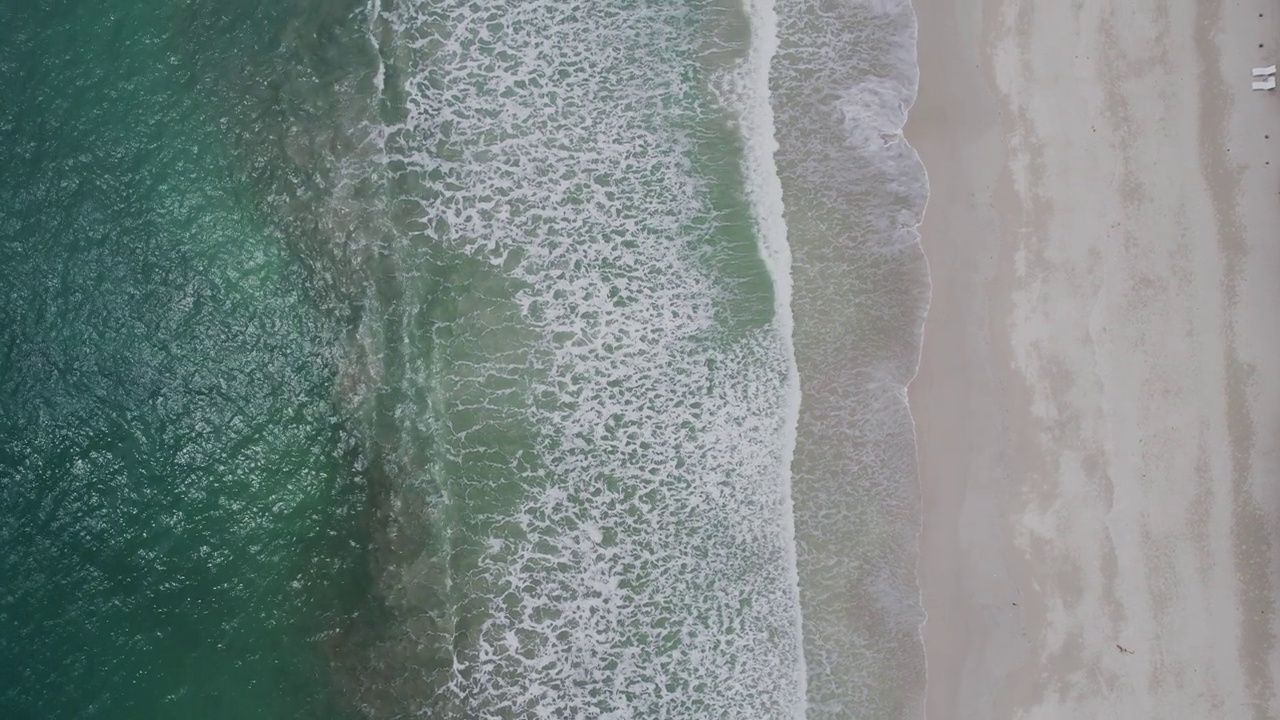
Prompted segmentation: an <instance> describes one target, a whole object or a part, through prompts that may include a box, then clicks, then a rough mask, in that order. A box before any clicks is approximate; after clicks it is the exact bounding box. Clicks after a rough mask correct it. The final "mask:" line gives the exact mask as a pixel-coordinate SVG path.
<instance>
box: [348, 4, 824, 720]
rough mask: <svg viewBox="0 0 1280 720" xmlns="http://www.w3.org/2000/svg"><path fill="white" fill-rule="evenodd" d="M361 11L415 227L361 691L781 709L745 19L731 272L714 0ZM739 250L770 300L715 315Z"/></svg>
mask: <svg viewBox="0 0 1280 720" xmlns="http://www.w3.org/2000/svg"><path fill="white" fill-rule="evenodd" d="M755 7H756V8H767V5H766V4H764V3H759V4H757V5H755ZM383 17H385V18H387V20H388V22H389V23H390V26H391V27H392V28H393V32H394V35H395V37H396V43H395V44H396V46H397V48H398V52H397V53H392V54H395V55H396V60H395V62H396V63H399V65H397V66H394V68H393V69H394V72H392V71H391V70H389V71H388V72H387V77H388V78H393V77H399V78H403V86H401V87H393V86H392V85H391V83H390V82H389V83H388V86H387V87H386V94H387V96H388V97H392V96H402V97H403V98H404V102H405V108H404V113H403V120H402V121H400V122H396V123H391V124H389V125H388V126H387V128H386V130H385V132H384V133H382V136H383V137H384V138H385V141H384V142H383V147H384V150H383V153H384V154H383V156H382V157H383V159H384V162H385V164H386V166H387V167H388V168H391V169H392V171H393V172H394V173H396V174H397V178H398V180H399V181H400V182H402V183H403V186H404V187H405V188H409V189H411V192H405V193H404V194H403V195H401V196H400V197H399V199H398V200H397V205H398V206H399V207H401V208H407V209H408V211H407V212H408V214H409V216H411V217H412V218H413V221H412V223H411V224H412V227H414V228H416V232H415V233H412V234H411V236H409V237H406V238H404V239H403V241H402V243H401V244H400V245H398V246H396V247H394V248H390V249H388V250H386V252H388V253H389V254H391V255H392V257H390V258H389V259H388V264H389V266H390V267H393V268H394V269H395V273H396V278H397V281H396V283H395V292H396V293H397V295H396V302H395V303H394V304H388V307H392V308H394V312H392V318H391V320H390V321H393V322H394V323H395V325H396V326H397V327H398V328H401V329H406V328H408V329H416V330H415V331H412V332H408V331H407V332H406V333H405V336H406V337H407V338H408V342H407V345H406V346H404V347H394V348H387V347H384V348H383V350H382V352H383V353H384V354H386V355H397V356H398V360H397V361H396V363H397V364H398V366H399V367H400V368H401V372H402V375H401V376H400V377H399V379H398V383H399V386H398V387H399V389H398V390H396V391H395V392H393V393H391V395H394V396H395V397H390V396H387V397H388V400H389V401H392V402H394V405H395V407H394V411H393V412H391V413H389V416H390V417H391V418H393V419H394V420H393V422H391V423H390V425H389V427H388V429H386V430H385V431H384V434H385V435H387V440H385V441H384V445H385V447H387V448H388V449H387V451H386V454H387V456H388V459H387V460H386V463H387V464H388V466H389V467H391V468H393V470H394V472H392V476H393V480H392V482H393V484H394V490H393V492H392V498H391V501H390V509H389V510H388V514H389V516H390V517H391V522H390V529H389V531H388V535H389V538H388V542H387V546H388V548H389V550H388V552H389V559H388V561H387V563H386V566H385V567H386V572H385V573H384V575H383V579H382V584H383V586H384V587H385V588H386V591H385V592H386V594H387V597H388V604H389V607H390V609H391V611H392V613H393V614H394V615H395V616H396V620H397V624H398V625H399V627H400V628H401V630H400V632H399V633H393V635H395V637H392V638H389V639H386V640H385V641H384V642H382V643H381V644H380V645H379V646H378V647H377V648H376V649H375V654H376V655H377V656H378V659H377V660H376V662H375V664H376V665H377V667H378V668H380V672H381V673H382V674H379V675H375V678H376V683H375V684H378V685H379V688H372V689H370V690H369V691H368V692H367V693H366V694H365V696H364V697H365V698H366V701H367V702H369V703H370V706H371V707H375V708H395V709H396V710H398V711H406V710H407V711H420V710H426V711H434V712H439V713H447V712H456V713H459V714H460V715H462V716H471V717H475V716H483V717H546V718H565V717H617V718H623V717H654V716H661V717H699V718H701V717H794V716H798V715H801V714H802V713H803V692H804V691H803V671H802V661H801V654H800V642H799V621H798V612H799V608H798V596H797V590H796V576H795V558H794V555H795V550H794V545H793V540H792V536H793V531H792V527H791V520H790V513H789V507H790V506H789V498H788V484H789V481H788V474H787V470H786V468H787V465H788V463H789V459H790V452H791V447H790V445H791V442H792V433H793V421H794V416H795V403H796V401H797V396H796V376H795V368H794V363H793V360H792V357H791V352H790V344H789V343H790V339H789V333H790V330H789V312H788V311H787V298H788V296H789V288H788V285H787V283H786V275H787V274H786V265H787V262H788V259H787V253H786V247H785V228H783V227H782V226H781V205H780V200H779V199H778V196H779V192H778V187H777V179H776V176H774V175H772V174H771V171H770V170H769V169H768V168H770V167H771V165H772V162H771V139H770V138H769V135H770V124H769V118H768V107H767V103H764V98H763V97H762V96H761V94H760V93H761V92H763V91H767V88H765V87H764V85H763V77H764V68H766V67H767V62H768V53H767V45H761V44H760V43H767V41H768V39H769V36H768V34H767V32H763V31H758V32H756V33H755V34H754V35H752V38H753V44H752V45H751V50H750V52H749V53H748V54H747V57H746V59H745V60H743V63H744V65H743V66H742V67H741V68H740V69H739V70H738V73H739V75H738V77H739V78H740V79H741V80H742V82H743V83H744V84H743V85H741V89H742V90H743V94H742V95H741V96H740V97H739V98H738V99H739V100H743V101H747V102H749V104H751V108H752V109H751V110H750V111H749V112H741V113H739V115H738V117H739V118H740V119H741V121H742V123H743V127H744V128H745V134H746V135H747V137H748V138H749V140H750V142H749V143H748V146H747V147H748V150H747V151H746V152H747V161H746V167H747V172H746V176H747V180H748V181H749V182H750V188H749V189H748V190H746V191H745V193H744V191H742V190H741V189H739V190H738V191H737V192H738V193H739V194H740V195H742V196H743V198H744V202H747V201H750V203H751V204H752V206H753V207H754V208H755V209H754V212H753V214H752V217H753V220H754V221H753V222H752V223H751V224H752V225H753V226H754V227H755V228H756V230H755V232H754V233H753V234H756V235H758V236H759V237H760V238H761V242H760V246H759V250H758V251H756V250H755V244H754V243H752V244H751V245H750V247H751V249H752V250H753V253H754V252H760V253H761V254H762V255H763V257H764V260H765V263H760V261H759V260H755V261H753V262H754V263H755V265H754V266H755V270H753V271H750V272H746V271H743V272H746V274H745V275H741V274H740V275H739V276H731V274H726V271H724V269H723V268H724V267H726V266H727V265H726V264H727V263H728V262H729V261H728V260H727V259H726V258H727V257H728V256H729V255H730V251H731V247H732V246H733V242H734V241H733V235H734V233H735V232H741V229H740V228H738V227H737V226H736V225H735V224H734V221H733V220H732V219H731V217H730V216H731V215H732V213H733V212H734V211H733V209H732V203H729V204H728V205H726V204H725V203H723V202H721V203H720V204H719V205H717V201H716V200H715V199H714V197H715V196H716V193H717V192H720V190H718V189H717V188H718V187H719V188H722V187H723V183H725V182H736V180H731V181H726V180H724V179H717V178H716V177H713V175H712V174H711V173H709V172H708V171H707V170H706V168H704V167H703V166H702V165H701V164H700V163H702V161H703V160H704V159H705V154H706V153H707V152H708V150H707V148H708V147H709V146H710V145H711V144H712V142H713V138H711V137H710V135H712V134H714V133H715V132H716V128H717V127H721V126H722V121H723V119H722V118H721V113H722V112H723V110H724V109H723V108H717V107H716V105H715V104H714V103H713V102H712V100H711V97H710V82H711V80H710V78H711V76H712V75H713V73H714V69H713V68H708V67H707V66H706V65H705V63H704V61H703V60H701V59H700V56H699V47H700V43H701V41H702V37H704V34H705V33H707V32H709V30H712V29H709V27H708V26H709V25H710V24H713V23H718V22H742V18H735V17H732V16H729V15H725V14H717V13H714V12H711V11H710V10H709V9H706V8H703V9H692V10H691V9H687V8H683V7H653V6H643V5H641V6H636V5H632V4H630V3H602V2H598V1H596V2H586V1H576V0H568V1H565V0H558V1H556V2H550V1H548V2H521V3H511V4H504V3H476V2H457V1H455V2H442V3H432V4H431V5H430V6H426V5H421V6H413V7H408V6H396V7H394V8H388V9H385V10H384V11H383ZM737 54H738V55H742V50H741V49H739V51H738V52H737ZM389 62H390V61H389ZM748 81H750V84H749V85H748V84H745V83H747V82H748ZM761 105H763V108H764V110H763V114H761V113H762V111H761V109H760V107H761ZM717 183H720V184H721V185H717ZM735 262H737V263H738V264H740V265H741V264H742V263H743V260H742V259H741V258H738V259H736V260H735ZM418 263H421V264H423V265H424V266H429V267H431V268H433V271H432V272H433V273H434V274H432V277H442V279H441V280H439V282H438V283H437V282H436V281H434V280H433V281H431V282H426V281H425V280H424V279H423V278H422V277H419V276H418V275H417V273H416V271H415V270H414V268H415V267H418V265H417V264H418ZM766 268H767V270H768V271H766ZM436 270H441V271H442V272H443V274H442V275H440V274H439V273H436ZM751 272H754V273H755V275H758V276H760V277H761V279H762V280H763V281H764V282H765V283H766V286H767V287H768V289H766V290H764V291H763V292H765V293H766V294H769V295H771V296H772V297H773V300H774V313H773V316H772V317H770V318H767V319H764V320H759V319H754V316H753V315H751V314H750V313H744V312H742V311H741V309H740V306H743V305H744V304H746V305H749V304H750V303H751V302H752V301H751V299H750V297H747V296H744V292H747V291H744V289H743V288H745V287H750V286H751V282H752V281H751ZM771 280H772V283H770V281H771ZM751 292H758V291H751ZM744 298H745V299H744ZM388 321H389V320H388V319H387V318H384V319H383V320H382V321H381V322H384V323H385V322H388ZM385 365H387V362H386V361H385V360H384V361H381V362H380V366H385ZM394 374H395V373H393V372H391V371H389V370H387V371H384V372H383V374H382V376H384V377H386V376H388V375H394ZM393 384H394V383H393ZM371 436H377V432H373V433H371Z"/></svg>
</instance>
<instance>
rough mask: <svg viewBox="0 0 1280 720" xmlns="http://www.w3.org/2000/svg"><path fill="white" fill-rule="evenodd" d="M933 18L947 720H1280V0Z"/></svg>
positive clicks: (935, 715) (926, 46)
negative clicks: (1271, 83)
mask: <svg viewBox="0 0 1280 720" xmlns="http://www.w3.org/2000/svg"><path fill="white" fill-rule="evenodd" d="M916 9H917V12H918V13H919V16H920V41H919V51H920V63H921V83H920V91H921V92H920V98H919V100H918V102H917V104H916V106H915V107H914V108H913V110H912V114H911V121H910V122H909V124H908V126H907V138H908V139H909V140H910V141H911V142H912V144H913V145H914V146H915V147H916V148H917V150H919V152H920V154H921V157H922V158H923V160H924V163H925V166H926V168H927V170H928V173H929V178H930V185H931V196H930V201H929V207H928V210H927V212H926V215H925V220H924V224H923V226H922V228H921V234H922V237H923V244H924V249H925V252H926V254H927V256H928V259H929V264H930V268H931V273H932V280H933V302H932V306H931V309H930V314H929V317H928V320H927V323H926V326H925V339H924V349H923V358H922V362H921V367H920V372H919V375H918V376H917V378H916V380H915V381H914V383H913V384H912V386H911V388H910V398H911V408H912V412H913V415H914V417H915V421H916V426H917V439H918V444H919V452H920V469H921V487H922V494H923V498H924V530H923V533H922V535H921V561H920V566H919V579H920V584H921V589H922V593H923V597H924V603H925V609H926V611H927V613H928V620H927V622H926V624H925V626H924V640H925V651H926V657H927V662H928V689H927V693H928V699H927V715H928V717H929V718H930V719H931V720H952V719H957V720H968V719H970V718H972V719H980V720H991V719H996V720H998V719H1000V718H1063V719H1070V720H1076V719H1083V718H1125V719H1126V720H1131V719H1136V718H1144V719H1145V718H1197V719H1201V718H1258V719H1263V718H1278V717H1280V702H1277V698H1276V691H1277V688H1278V687H1280V654H1278V647H1277V642H1276V623H1275V621H1274V618H1273V615H1274V613H1275V612H1277V611H1280V606H1278V605H1277V602H1276V598H1277V588H1278V587H1280V584H1278V582H1280V581H1278V580H1277V577H1278V571H1280V562H1278V552H1277V551H1280V544H1278V543H1277V533H1276V531H1277V517H1278V512H1280V492H1278V491H1277V484H1278V483H1280V472H1278V470H1280V454H1278V452H1277V451H1278V450H1280V97H1278V96H1277V95H1276V93H1274V92H1252V91H1251V90H1250V86H1249V83H1250V80H1251V78H1250V68H1251V67H1253V66H1255V65H1269V64H1271V63H1273V62H1276V60H1277V54H1276V48H1277V47H1280V5H1277V4H1276V3H1275V2H1271V1H1260V0H1247V1H1244V2H1222V1H1221V0H1195V1H1194V2H1192V1H1189V0H1188V1H1177V0H1166V1H1164V2H1156V1H1153V0H1132V1H1127V2H1123V3H1122V2H1115V1H1105V2H1104V1H1100V0H1083V1H1079V2H1050V1H1048V0H977V1H975V2H965V1H963V0H916ZM1260 14H1261V15H1262V17H1259V15H1260ZM1260 44H1261V45H1262V47H1259V45H1260ZM1268 136H1270V137H1268Z"/></svg>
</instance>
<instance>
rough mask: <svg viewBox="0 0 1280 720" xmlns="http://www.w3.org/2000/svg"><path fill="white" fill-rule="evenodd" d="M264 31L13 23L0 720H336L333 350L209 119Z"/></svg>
mask: <svg viewBox="0 0 1280 720" xmlns="http://www.w3.org/2000/svg"><path fill="white" fill-rule="evenodd" d="M257 5H258V4H257V3H240V4H239V5H237V4H236V3H234V2H230V3H228V2H223V3H211V2H206V3H188V4H183V3H174V2H162V1H158V0H157V1H147V0H118V1H115V2H93V3H86V2H33V1H30V0H21V1H18V0H3V2H0V98H3V102H2V103H0V167H2V168H4V169H3V172H0V678H2V679H0V717H4V718H19V719H26V718H32V719H35V718H63V717H92V718H233V717H234V718H292V717H298V718H304V717H305V718H323V717H339V716H340V715H339V714H338V712H337V710H336V708H337V707H338V704H337V703H336V702H335V700H334V698H333V697H332V696H331V695H332V693H331V690H330V687H331V686H332V685H333V682H332V678H331V674H330V673H329V670H328V660H327V658H326V656H325V649H326V644H325V642H324V641H323V637H322V634H323V633H325V632H326V631H330V630H332V629H334V628H336V627H338V626H339V625H340V624H341V623H340V619H341V618H342V617H343V616H344V615H345V614H346V613H348V612H350V610H351V609H352V607H353V603H355V602H357V601H358V600H359V598H360V595H361V590H360V588H361V585H362V579H363V577H364V575H365V573H364V570H363V568H362V562H363V560H362V558H363V552H362V548H363V543H364V542H365V540H364V538H363V533H364V530H363V529H362V528H363V527H364V525H363V524H362V522H361V517H360V513H361V512H362V507H363V505H364V495H365V489H364V487H363V486H362V485H361V484H360V483H358V482H356V480H355V478H354V475H353V473H351V472H350V471H349V470H348V468H349V466H350V464H351V463H350V462H349V460H348V459H347V458H346V457H345V454H344V452H343V451H342V450H341V448H342V447H344V446H345V445H344V443H343V442H342V441H341V428H340V426H339V423H338V421H337V418H336V415H335V412H334V409H333V399H332V394H333V374H334V371H333V362H332V359H331V357H330V355H331V350H330V348H332V347H333V344H334V343H333V334H334V331H333V328H332V327H331V324H332V323H331V320H329V319H328V317H329V316H328V315H322V314H321V313H319V312H317V311H316V310H315V308H314V307H313V303H312V301H311V299H310V298H308V297H304V296H303V295H302V294H301V292H300V288H303V287H305V284H304V283H303V282H302V279H303V269H302V268H301V267H300V265H299V263H298V262H297V260H296V258H295V257H294V254H293V253H292V252H291V251H290V250H289V249H288V244H287V243H285V242H284V241H283V238H282V236H281V235H280V234H279V233H278V232H277V231H276V230H275V227H276V226H277V223H274V222H272V221H271V219H270V218H269V217H267V216H266V215H265V214H264V213H263V212H262V203H261V201H260V199H259V198H260V195H261V186H260V185H257V184H255V183H254V181H253V175H252V173H251V172H246V168H245V163H244V161H243V159H241V160H240V161H237V160H236V159H235V158H234V157H233V148H234V143H233V140H234V138H233V137H232V133H231V132H229V131H228V129H227V127H226V124H225V123H224V122H220V121H219V120H218V118H220V117H223V116H224V115H225V113H224V112H223V107H224V106H226V105H234V104H235V103H237V102H242V100H241V99H240V98H235V97H227V98H219V97H216V96H211V95H210V89H211V88H216V87H218V84H217V83H216V82H212V81H210V78H212V77H217V76H218V75H219V73H222V74H223V75H225V76H226V77H235V76H236V73H239V72H242V71H243V67H244V63H245V62H246V59H247V58H250V57H252V54H253V53H254V52H255V51H257V52H260V53H269V52H270V50H271V46H270V42H269V39H270V37H271V36H272V33H273V32H274V31H275V30H276V29H277V27H276V26H273V23H278V19H277V18H275V17H273V16H272V15H271V14H270V13H267V12H263V11H262V9H261V8H260V7H256V6H257ZM281 5H284V4H281ZM284 10H287V8H284ZM211 17H212V18H223V19H224V20H225V19H227V18H230V21H229V22H228V24H224V25H222V26H216V25H217V24H216V23H212V22H204V21H203V20H202V19H205V18H211ZM228 27H232V28H238V29H239V31H240V32H242V33H243V37H237V36H234V35H230V36H229V35H227V34H225V32H223V34H218V35H214V34H206V35H205V36H200V35H199V34H198V32H199V31H200V30H201V29H202V28H203V29H206V30H209V31H210V32H212V31H213V30H220V31H225V30H227V28H228ZM205 47H208V48H213V47H218V48H220V54H210V53H204V52H203V50H204V49H205Z"/></svg>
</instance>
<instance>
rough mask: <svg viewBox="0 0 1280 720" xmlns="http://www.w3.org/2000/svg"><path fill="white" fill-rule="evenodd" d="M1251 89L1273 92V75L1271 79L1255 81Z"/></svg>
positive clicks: (1274, 86) (1274, 79) (1274, 87)
mask: <svg viewBox="0 0 1280 720" xmlns="http://www.w3.org/2000/svg"><path fill="white" fill-rule="evenodd" d="M1253 89H1254V90H1275V89H1276V77H1275V76H1274V75H1272V76H1271V77H1269V78H1267V79H1266V80H1255V81H1253Z"/></svg>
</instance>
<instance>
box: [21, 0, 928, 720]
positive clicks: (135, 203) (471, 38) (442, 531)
mask: <svg viewBox="0 0 1280 720" xmlns="http://www.w3.org/2000/svg"><path fill="white" fill-rule="evenodd" d="M0 21H3V22H0V34H2V35H3V37H0V87H3V91H4V94H3V97H4V98H5V100H6V101H5V103H4V104H3V106H0V141H2V142H0V162H2V163H3V167H5V168H7V170H6V172H5V173H4V174H3V175H2V176H0V248H2V249H3V254H2V255H0V258H2V259H0V518H3V519H0V677H5V678H8V680H7V681H6V682H5V683H3V684H0V717H15V718H46V717H85V718H137V717H148V718H152V717H154V718H203V717H209V718H215V717H216V718H225V717H244V718H258V717H260V718H292V717H299V718H302V717H306V718H358V717H369V718H400V717H424V718H455V717H456V718H649V717H671V718H709V717H724V718H797V717H806V716H811V717H890V716H897V715H900V716H903V717H906V716H908V714H909V711H908V710H907V709H908V708H910V707H911V706H912V703H914V702H916V699H917V698H918V693H919V687H918V686H919V683H918V682H917V680H919V679H922V673H923V664H922V659H921V658H920V657H919V655H920V652H919V635H918V624H919V621H920V619H921V614H920V610H919V600H918V597H916V596H914V595H913V592H914V580H913V567H914V555H913V552H914V551H913V550H912V547H911V546H912V541H913V539H914V533H915V529H916V526H917V525H918V513H917V512H916V511H915V509H914V508H915V501H914V497H915V496H914V476H913V472H914V468H913V463H914V444H913V442H912V440H911V436H910V419H909V415H907V414H906V408H905V403H904V400H903V398H904V395H903V392H902V385H904V384H905V382H906V379H908V378H909V376H910V374H911V372H912V371H913V369H914V362H915V356H914V353H915V352H916V351H917V350H918V340H919V337H918V335H919V319H920V316H921V314H922V312H923V302H924V298H925V296H926V294H927V280H926V279H925V277H924V275H923V265H922V260H921V258H920V257H919V253H918V246H917V245H916V243H915V237H914V234H913V231H912V230H910V228H911V227H912V226H913V225H914V224H915V223H916V222H918V219H919V214H920V212H921V210H922V207H923V201H924V197H925V191H924V180H923V174H922V172H921V170H920V168H919V164H918V161H917V160H916V159H915V156H914V153H913V152H911V151H910V148H909V147H907V146H906V145H905V144H904V143H901V142H900V141H897V140H895V139H894V138H893V137H892V136H893V134H894V133H896V131H897V128H898V127H900V124H901V119H902V117H901V116H902V115H903V113H905V107H906V105H907V104H909V103H910V99H911V97H912V96H913V93H914V83H915V80H914V73H915V70H914V67H915V66H914V58H913V57H912V55H913V53H912V52H911V51H912V50H913V48H914V45H913V43H914V22H913V20H912V18H911V16H910V8H909V6H907V5H906V4H905V3H901V4H895V3H887V4H885V3H880V4H876V3H871V4H868V3H866V2H853V1H850V2H801V1H799V0H779V1H778V2H777V3H776V5H775V3H773V2H769V1H768V0H753V1H751V2H745V3H739V2H730V1H728V0H716V1H713V0H681V1H676V0H663V1H657V0H594V1H590V2H588V1H586V0H495V1H494V2H486V3H480V2H468V1H463V0H438V1H433V2H427V1H425V0H359V1H354V0H277V2H272V3H264V2H261V1H260V0H252V1H251V0H176V1H175V0H163V1H162V0H129V1H128V2H125V1H124V0H106V1H104V2H100V3H93V4H85V3H74V2H70V1H69V0H61V1H58V0H46V1H28V2H16V0H0ZM882 135H883V136H884V137H882ZM886 138H887V139H886ZM886 713H889V714H886Z"/></svg>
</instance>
